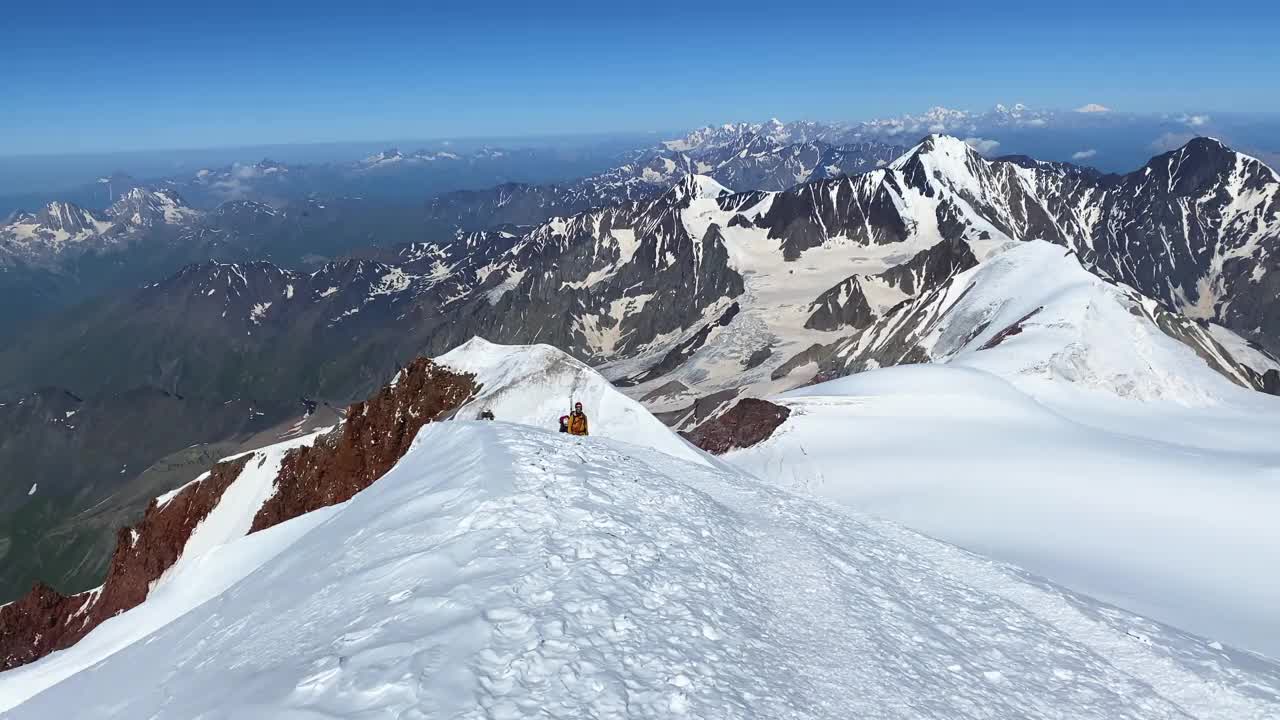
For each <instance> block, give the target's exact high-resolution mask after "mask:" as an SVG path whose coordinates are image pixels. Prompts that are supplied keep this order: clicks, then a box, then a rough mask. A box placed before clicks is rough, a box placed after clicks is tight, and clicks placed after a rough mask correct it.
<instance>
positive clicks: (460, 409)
mask: <svg viewBox="0 0 1280 720" xmlns="http://www.w3.org/2000/svg"><path fill="white" fill-rule="evenodd" d="M571 402H582V403H583V405H584V407H585V408H586V409H587V412H588V413H589V416H590V417H591V418H592V420H593V422H594V423H596V434H598V435H601V436H603V437H614V438H618V439H623V440H626V441H628V442H631V443H638V444H642V445H646V446H648V447H651V448H655V449H658V450H661V451H663V452H666V453H669V454H671V455H673V456H675V457H680V458H683V459H684V460H686V461H688V462H693V463H695V464H705V463H707V462H708V461H707V460H706V459H705V457H704V456H702V455H701V453H699V452H698V451H697V450H696V449H694V448H693V447H691V446H690V445H689V444H688V443H686V442H684V441H683V440H682V439H680V438H679V437H677V436H676V435H674V434H673V433H672V432H671V431H670V430H668V429H667V428H666V427H665V426H664V425H663V424H662V423H661V422H659V421H658V420H657V419H655V418H654V417H653V416H652V415H650V414H649V413H648V412H646V411H645V410H644V408H643V407H641V406H640V405H639V404H638V403H636V402H634V401H632V400H630V399H629V398H627V397H625V396H623V395H622V394H621V393H619V392H617V391H616V390H614V389H613V387H612V386H611V385H610V384H609V383H608V382H607V381H606V380H604V379H603V378H602V377H600V376H599V375H598V374H596V373H595V372H594V371H592V370H591V369H590V368H589V367H587V366H586V365H584V364H582V363H580V362H578V361H577V360H574V359H573V358H570V357H569V356H567V355H565V354H564V353H562V352H560V351H558V350H555V349H553V348H551V347H549V346H545V345H543V346H528V347H519V346H499V345H494V344H492V343H488V342H485V341H484V340H481V339H479V338H475V339H473V340H471V341H470V342H468V343H466V344H464V345H462V346H460V347H458V348H456V349H455V350H453V351H452V352H450V353H447V354H445V355H443V356H441V357H440V358H439V359H438V360H437V361H435V362H432V361H430V360H426V359H419V360H417V361H415V362H413V363H411V364H410V365H409V366H407V367H405V368H404V369H402V370H401V371H400V372H399V373H397V375H396V377H395V378H394V379H393V381H392V382H391V383H390V384H389V385H387V386H386V387H384V388H383V389H382V390H380V391H379V392H378V393H376V394H375V395H374V396H372V397H371V398H370V399H369V400H368V401H366V402H363V403H356V404H355V405H353V406H351V407H350V408H349V409H348V411H347V414H346V419H345V420H344V421H343V422H342V423H340V424H339V426H338V427H336V428H334V429H333V430H331V431H328V432H324V431H321V432H318V433H313V434H310V435H307V436H305V437H302V438H295V439H291V440H288V441H286V442H282V443H279V444H276V445H272V446H269V447H267V448H264V449H262V450H259V451H255V452H250V453H246V454H242V455H239V456H236V457H234V458H230V459H228V460H226V461H224V462H223V463H221V464H219V465H217V466H216V467H215V468H214V469H213V470H212V471H211V472H210V473H206V474H205V475H203V476H201V477H200V478H198V479H197V480H195V481H193V482H192V483H190V484H188V485H186V486H184V487H182V488H179V489H178V490H175V491H173V492H170V493H167V494H165V495H163V496H161V497H159V498H157V499H156V500H155V501H154V502H153V503H152V504H151V506H150V507H149V508H148V509H147V513H146V516H145V518H144V519H143V521H142V522H141V523H140V524H139V525H137V526H135V527H133V528H125V529H122V530H121V531H120V533H119V538H118V542H117V548H116V552H115V555H114V557H113V559H112V563H111V569H110V571H109V575H108V577H107V580H106V583H105V585H104V586H103V587H102V588H99V589H98V590H95V591H92V592H90V593H82V594H80V595H76V596H72V597H66V598H64V597H62V596H61V595H59V594H57V593H56V592H55V591H54V590H52V589H51V588H47V587H44V586H38V587H37V588H36V589H35V590H34V591H33V592H32V593H31V594H30V595H28V596H27V597H25V598H23V599H22V600H19V601H18V602H16V603H13V604H10V605H7V606H5V607H3V608H0V623H2V624H3V627H4V628H5V632H4V634H3V636H0V653H2V654H0V669H10V668H14V667H17V666H20V665H24V664H27V663H30V662H32V661H34V660H38V659H39V658H41V657H43V656H45V655H47V654H49V653H50V652H53V651H55V650H60V649H64V648H67V647H70V646H72V645H74V644H76V643H77V642H79V641H81V640H82V639H83V638H84V637H85V636H86V634H88V633H90V632H91V631H93V630H94V629H95V628H96V627H98V626H99V625H101V624H102V623H103V622H104V621H106V620H107V619H109V618H111V617H114V616H115V615H116V614H118V613H119V612H121V611H125V610H129V609H130V608H133V607H136V606H138V605H139V604H141V603H143V602H144V601H148V598H149V597H150V595H151V593H152V592H154V591H155V590H156V589H157V588H159V587H162V586H163V585H164V584H165V582H166V578H168V577H170V576H172V575H174V574H175V573H178V574H180V573H181V572H184V571H182V570H181V569H180V568H182V567H185V566H184V565H183V563H186V564H188V565H191V564H192V563H196V564H198V562H199V561H198V558H199V557H200V556H201V555H203V554H204V553H206V552H208V551H210V550H211V549H212V548H214V547H216V546H219V545H222V544H225V543H226V542H230V541H231V540H233V539H235V538H238V537H241V536H244V535H247V534H251V533H257V532H260V531H264V530H267V529H269V528H272V527H275V526H276V525H279V524H281V523H283V522H286V521H288V520H291V519H293V518H296V517H299V516H301V515H304V514H307V513H310V512H313V511H316V510H319V509H321V508H325V507H329V506H332V505H334V504H336V503H341V502H345V501H346V500H347V499H349V498H351V497H352V496H354V495H355V494H356V493H358V492H360V491H362V490H364V489H365V488H367V487H369V486H370V485H371V484H373V483H374V482H375V481H376V480H377V479H378V478H379V477H381V476H382V475H383V474H385V473H386V472H387V470H389V469H390V468H391V467H392V466H393V465H394V464H395V463H396V462H397V461H398V460H399V459H400V458H401V457H402V456H403V454H404V453H405V452H406V451H407V450H408V448H409V446H410V444H411V442H412V441H413V438H414V436H415V434H416V433H417V431H418V429H419V428H420V427H422V426H423V425H425V424H427V423H430V422H433V421H437V420H442V419H447V418H453V417H458V418H475V417H478V416H479V415H480V414H481V413H482V412H490V413H493V414H495V415H496V416H497V417H499V418H502V419H505V420H513V421H517V422H523V423H527V424H532V425H535V426H537V427H543V428H555V427H556V425H557V418H558V417H559V416H560V415H563V414H565V413H567V412H568V410H569V408H570V403H571ZM193 567H194V565H193ZM175 568H178V569H175ZM148 602H149V601H148ZM166 602H167V601H166ZM49 627H54V628H58V631H57V632H49V631H48V629H47V628H49ZM121 631H122V630H121V629H120V628H119V627H117V629H116V630H112V631H109V632H107V633H106V635H105V637H106V638H108V639H109V638H112V637H116V635H118V633H119V632H121ZM114 642H115V641H110V640H103V639H102V638H101V637H100V638H99V639H98V640H96V641H94V643H96V644H94V647H101V646H104V643H105V646H109V647H114V646H115V645H114V644H113V643H114ZM63 667H64V668H65V666H63ZM51 672H52V671H51ZM54 674H55V675H56V674H57V673H56V672H54Z"/></svg>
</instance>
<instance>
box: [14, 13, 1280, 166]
mask: <svg viewBox="0 0 1280 720" xmlns="http://www.w3.org/2000/svg"><path fill="white" fill-rule="evenodd" d="M1277 5H1280V3H1275V2H1258V1H1256V0H1236V1H1233V2H1215V3H1176V2H1175V3H1168V2H1153V1H1151V0H1133V1H1131V0H1110V1H1109V2H1095V1H1094V0H1073V1H1072V2H1059V3H1040V2H1029V1H1026V0H1022V1H1020V2H988V3H972V2H956V1H954V0H952V1H951V2H945V3H935V2H929V1H927V0H924V1H920V2H905V3H904V2H875V3H862V2H854V1H852V0H850V1H849V2H841V3H826V2H777V1H776V0H775V1H773V2H769V3H757V2H751V1H746V0H743V1H740V2H735V3H732V4H729V3H710V2H700V1H698V0H686V1H685V2H678V3H673V2H665V1H664V0H654V1H650V2H595V3H565V2H554V1H553V2H546V3H537V2H520V3H511V2H484V1H482V0H472V1H471V2H466V3H453V2H449V3H441V2H430V1H429V0H420V1H419V2H412V3H398V2H379V1H377V0H364V1H363V2H350V1H348V2H344V3H342V4H340V5H336V4H335V5H334V6H333V7H326V6H324V5H321V4H317V3H313V2H297V1H293V2H274V3H267V2H261V3H244V2H240V1H239V0H220V1H216V2H194V3H187V2H181V1H174V0H167V1H166V2H151V0H130V1H129V2H122V3H110V2H103V1H102V0H98V1H96V2H92V3H78V2H74V1H73V2H66V3H55V2H33V1H32V0H21V1H20V2H18V3H13V4H11V5H10V6H9V7H7V8H6V10H5V11H4V13H3V14H4V20H3V26H2V27H0V155H13V154H33V153H74V152H94V151H115V150H131V149H158V148H189V147H207V146H230V145H250V144H265V143H292V142H324V141H337V140H374V139H380V138H433V137H464V136H518V135H525V134H530V135H534V134H549V133H579V132H606V131H623V130H625V131H633V130H648V129H672V128H683V127H693V126H697V125H702V124H706V123H718V122H725V121H729V120H738V119H751V120H759V119H765V118H768V117H772V116H777V117H780V118H783V119H796V118H805V119H816V120H845V119H848V120H857V119H866V118H871V117H878V116H884V115H896V114H901V113H903V112H918V111H921V110H924V109H926V108H928V107H930V106H933V105H946V106H949V107H959V108H966V109H982V108H985V107H988V106H990V105H992V104H994V103H996V102H1005V103H1012V102H1024V103H1027V104H1029V105H1033V106H1037V107H1055V108H1064V107H1075V106H1077V105H1081V104H1084V103H1088V102H1098V103H1102V104H1105V105H1108V106H1110V107H1112V108H1115V109H1117V110H1129V111H1171V112H1172V111H1191V110H1203V111H1219V112H1222V111H1263V112H1280V30H1278V28H1280V10H1278V9H1277V8H1276V6H1277Z"/></svg>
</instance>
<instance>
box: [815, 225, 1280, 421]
mask: <svg viewBox="0 0 1280 720" xmlns="http://www.w3.org/2000/svg"><path fill="white" fill-rule="evenodd" d="M1156 312H1158V310H1157V308H1156V306H1155V304H1154V303H1153V302H1151V301H1149V300H1146V299H1144V298H1141V296H1139V295H1137V294H1136V293H1135V292H1133V291H1132V290H1130V289H1129V288H1126V287H1124V286H1121V285H1113V284H1111V283H1108V282H1106V281H1103V280H1101V279H1100V278H1098V277H1097V276H1095V275H1094V274H1092V273H1090V272H1088V271H1087V270H1085V269H1084V268H1083V267H1082V266H1081V265H1080V262H1079V260H1078V259H1077V258H1076V256H1075V255H1074V253H1072V252H1070V251H1069V250H1067V249H1065V248H1063V247H1061V246H1058V245H1052V244H1049V243H1046V242H1041V241H1030V242H1023V243H1011V244H1008V245H1006V246H1004V247H1003V248H1001V249H999V250H997V251H995V252H994V253H993V254H992V256H991V257H990V258H988V259H987V260H986V261H984V262H982V263H981V264H979V265H978V266H977V267H974V268H972V269H970V270H968V271H966V272H963V273H960V274H959V275H957V276H955V278H954V279H953V280H952V282H950V283H949V284H946V285H944V286H942V287H939V288H938V289H937V290H935V291H934V292H932V293H929V294H926V295H923V296H921V297H920V298H918V299H917V300H915V301H914V302H912V303H911V304H909V305H907V306H904V307H902V308H899V309H897V311H895V312H894V313H892V314H890V315H889V316H888V317H886V318H885V319H884V320H883V321H882V322H880V323H878V324H876V325H874V326H872V327H871V328H870V329H869V330H868V331H867V332H864V333H863V334H862V335H861V336H860V337H858V338H857V339H856V340H855V341H852V342H849V343H847V344H846V345H845V346H844V347H842V348H841V349H840V350H839V351H838V353H837V355H838V356H840V357H848V358H851V359H858V358H867V360H864V361H862V362H860V363H859V362H854V363H853V365H854V369H858V368H859V367H863V366H865V367H875V366H876V360H877V359H880V358H884V357H886V356H887V357H890V358H893V357H896V355H898V354H901V353H903V352H904V350H905V349H906V348H915V349H918V351H919V352H920V353H922V356H923V357H924V358H927V359H928V360H930V361H932V362H947V363H952V364H957V365H964V366H966V367H972V368H976V369H981V370H985V371H987V372H990V373H992V374H994V375H997V376H999V377H1003V378H1007V379H1009V380H1010V381H1012V382H1013V383H1014V384H1016V385H1019V386H1020V387H1025V388H1031V387H1032V386H1037V385H1043V384H1044V383H1045V382H1049V383H1052V384H1053V385H1057V384H1060V383H1061V382H1064V381H1065V382H1067V383H1071V384H1073V385H1076V386H1080V387H1084V388H1091V389H1095V390H1103V391H1106V392H1109V393H1113V394H1115V395H1118V396H1121V397H1126V398H1134V399H1138V400H1168V401H1171V402H1175V403H1178V404H1182V405H1188V406H1208V405H1214V404H1217V403H1220V402H1224V401H1237V402H1243V403H1246V404H1256V398H1257V395H1256V393H1253V392H1248V391H1246V390H1245V389H1244V388H1242V387H1241V386H1240V385H1237V384H1235V383H1233V382H1232V381H1231V380H1228V379H1227V378H1226V377H1225V376H1224V375H1222V374H1220V373H1219V372H1217V371H1215V370H1213V369H1212V368H1211V367H1210V366H1209V365H1208V363H1206V362H1205V360H1203V359H1202V358H1200V357H1199V356H1197V354H1196V352H1195V351H1194V350H1192V349H1191V348H1190V347H1189V346H1188V345H1186V344H1184V343H1182V342H1179V341H1178V340H1175V339H1174V338H1172V337H1170V336H1169V335H1167V334H1166V333H1165V332H1164V331H1162V330H1161V329H1160V328H1159V327H1158V326H1157V325H1156V323H1155V322H1154V320H1153V317H1154V313H1156ZM1186 325H1187V326H1188V327H1189V330H1188V332H1190V333H1193V334H1194V335H1195V336H1196V337H1198V338H1203V339H1205V340H1210V338H1212V340H1211V342H1216V343H1218V346H1217V350H1218V351H1219V352H1216V353H1215V355H1217V356H1222V357H1223V361H1224V363H1229V362H1230V359H1228V358H1229V357H1230V356H1235V360H1236V361H1238V362H1248V363H1250V364H1251V365H1253V366H1256V367H1255V368H1254V369H1255V370H1256V371H1258V372H1259V373H1261V372H1264V371H1266V370H1267V369H1270V368H1271V367H1275V366H1276V363H1275V361H1274V360H1272V359H1270V358H1267V357H1265V356H1263V355H1262V354H1261V353H1259V352H1257V351H1256V350H1252V349H1249V348H1248V346H1247V345H1246V344H1245V343H1244V341H1243V340H1241V339H1240V338H1239V337H1238V336H1236V335H1234V334H1233V333H1231V332H1230V331H1229V330H1226V329H1225V328H1221V327H1216V326H1214V327H1212V328H1211V329H1202V328H1200V327H1199V326H1196V325H1194V324H1193V323H1190V322H1186ZM895 348H897V349H895ZM886 350H887V351H888V354H887V355H886ZM917 361H918V360H917Z"/></svg>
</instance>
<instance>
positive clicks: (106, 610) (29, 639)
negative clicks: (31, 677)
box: [0, 456, 250, 670]
mask: <svg viewBox="0 0 1280 720" xmlns="http://www.w3.org/2000/svg"><path fill="white" fill-rule="evenodd" d="M249 457H250V456H244V457H242V458H238V459H236V460H232V461H228V462H222V463H218V464H217V465H215V466H214V467H213V469H212V470H210V471H209V474H208V475H207V476H205V477H204V478H202V479H200V480H198V481H196V482H193V483H191V484H190V485H187V486H186V487H185V488H183V489H182V490H181V491H180V492H179V493H178V494H177V495H175V496H174V497H172V498H170V499H169V500H168V502H165V503H163V504H161V503H160V502H158V501H155V500H153V501H152V502H151V504H150V505H149V506H148V507H147V513H146V515H145V516H143V518H142V522H140V523H138V524H137V525H136V526H134V527H125V528H120V530H119V532H118V533H117V536H116V549H115V552H114V553H113V554H112V556H111V565H110V569H109V570H108V571H107V580H106V582H105V583H104V584H103V586H102V587H100V588H98V589H95V590H90V591H88V592H83V593H79V594H77V595H71V596H69V597H67V596H63V595H62V594H61V593H59V592H58V591H56V590H54V589H53V588H51V587H49V586H48V585H45V584H44V583H36V585H35V587H33V588H32V589H31V592H30V593H28V594H27V595H26V596H24V597H23V598H22V599H20V600H17V601H16V602H13V603H10V604H9V605H5V606H4V607H3V608H0V670H9V669H11V668H15V667H18V666H19V665H25V664H27V663H29V662H34V661H36V660H39V659H40V658H42V657H44V656H45V655H48V654H49V653H51V652H55V651H57V650H62V649H65V648H68V647H71V646H72V645H74V644H76V643H77V642H79V641H80V639H81V638H83V637H84V636H85V635H87V634H88V633H89V631H90V630H93V629H94V628H95V627H97V626H98V625H100V624H101V623H102V622H103V621H104V620H107V619H109V618H111V617H114V616H115V615H118V614H119V613H121V612H124V611H125V610H128V609H129V608H132V607H135V606H137V605H138V604H139V603H141V602H142V601H143V600H146V598H147V592H148V590H149V589H150V586H151V583H153V582H155V581H156V580H157V579H159V578H160V576H161V575H163V574H164V571H165V570H167V569H169V567H171V566H172V565H173V564H174V563H175V562H176V561H177V560H178V557H179V556H180V555H181V554H182V548H183V546H184V545H186V543H187V539H188V538H190V537H191V533H192V531H193V530H195V528H196V526H197V525H199V524H200V522H201V521H202V520H204V519H205V517H206V516H208V514H209V512H210V511H212V510H213V508H214V507H215V506H217V504H218V501H219V500H221V499H222V493H223V492H225V491H226V489H227V487H228V486H230V485H231V483H232V482H233V481H234V480H235V479H236V477H237V476H239V475H240V471H241V470H243V469H244V466H245V465H246V464H247V462H248V460H249Z"/></svg>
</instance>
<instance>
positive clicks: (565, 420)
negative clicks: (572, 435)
mask: <svg viewBox="0 0 1280 720" xmlns="http://www.w3.org/2000/svg"><path fill="white" fill-rule="evenodd" d="M560 432H562V433H567V432H569V416H568V415H561V416H560Z"/></svg>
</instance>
